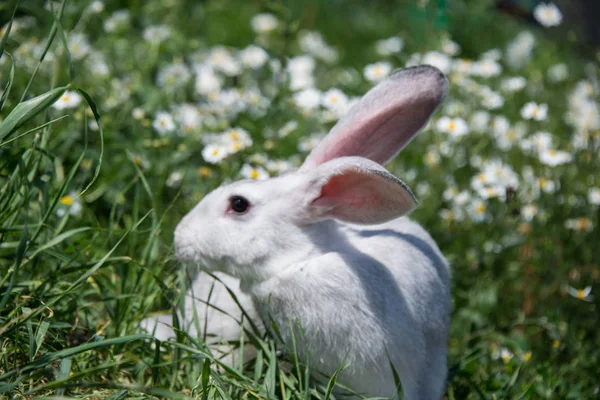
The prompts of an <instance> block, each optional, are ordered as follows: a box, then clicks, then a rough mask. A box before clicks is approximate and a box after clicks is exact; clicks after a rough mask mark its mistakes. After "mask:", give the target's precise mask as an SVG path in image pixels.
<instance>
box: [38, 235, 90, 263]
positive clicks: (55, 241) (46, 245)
mask: <svg viewBox="0 0 600 400" xmlns="http://www.w3.org/2000/svg"><path fill="white" fill-rule="evenodd" d="M90 229H91V228H89V227H84V228H76V229H71V230H70V231H67V232H64V233H61V234H60V235H58V236H56V237H55V238H54V239H52V240H49V241H48V242H46V243H44V244H43V245H42V246H40V247H38V248H37V249H35V250H34V251H33V253H31V255H30V256H29V259H30V260H31V259H32V258H34V257H35V256H37V255H38V254H39V253H41V252H42V251H44V250H47V249H49V248H50V247H53V246H56V245H57V244H59V243H61V242H62V241H64V240H66V239H67V238H69V237H71V236H73V235H76V234H78V233H81V232H85V231H89V230H90Z"/></svg>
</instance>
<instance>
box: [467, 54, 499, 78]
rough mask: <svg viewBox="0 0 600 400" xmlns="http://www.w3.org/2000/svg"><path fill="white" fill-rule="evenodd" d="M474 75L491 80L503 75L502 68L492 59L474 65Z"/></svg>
mask: <svg viewBox="0 0 600 400" xmlns="http://www.w3.org/2000/svg"><path fill="white" fill-rule="evenodd" d="M473 73H474V74H475V75H479V76H482V77H484V78H491V77H493V76H498V75H500V74H501V73H502V66H501V65H500V64H499V63H498V62H497V61H495V60H492V59H491V58H485V59H483V60H481V61H477V62H476V63H475V64H474V65H473Z"/></svg>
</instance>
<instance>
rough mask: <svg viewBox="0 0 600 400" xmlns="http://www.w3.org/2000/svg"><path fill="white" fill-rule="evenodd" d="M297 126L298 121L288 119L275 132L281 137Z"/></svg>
mask: <svg viewBox="0 0 600 400" xmlns="http://www.w3.org/2000/svg"><path fill="white" fill-rule="evenodd" d="M296 128H298V121H289V122H287V123H286V124H285V125H283V126H282V127H281V128H280V129H279V131H278V132H277V136H279V137H281V138H283V137H286V136H288V135H289V134H290V133H292V132H294V131H295V130H296Z"/></svg>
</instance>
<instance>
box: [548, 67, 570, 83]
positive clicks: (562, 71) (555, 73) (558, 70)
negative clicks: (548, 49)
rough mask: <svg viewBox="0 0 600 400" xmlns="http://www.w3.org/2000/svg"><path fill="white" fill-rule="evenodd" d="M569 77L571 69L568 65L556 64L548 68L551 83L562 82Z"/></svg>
mask: <svg viewBox="0 0 600 400" xmlns="http://www.w3.org/2000/svg"><path fill="white" fill-rule="evenodd" d="M568 77H569V69H568V68H567V65H566V64H562V63H561V64H555V65H553V66H551V67H550V68H548V79H550V81H551V82H555V83H558V82H562V81H564V80H565V79H567V78H568Z"/></svg>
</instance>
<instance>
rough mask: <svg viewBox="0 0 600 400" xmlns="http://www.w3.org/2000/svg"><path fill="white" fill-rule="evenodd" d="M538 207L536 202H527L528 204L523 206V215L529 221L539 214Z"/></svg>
mask: <svg viewBox="0 0 600 400" xmlns="http://www.w3.org/2000/svg"><path fill="white" fill-rule="evenodd" d="M537 212H538V208H537V206H536V205H535V204H527V205H526V206H523V207H521V217H523V219H524V220H525V221H527V222H529V221H531V220H533V218H534V217H535V216H536V215H537Z"/></svg>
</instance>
